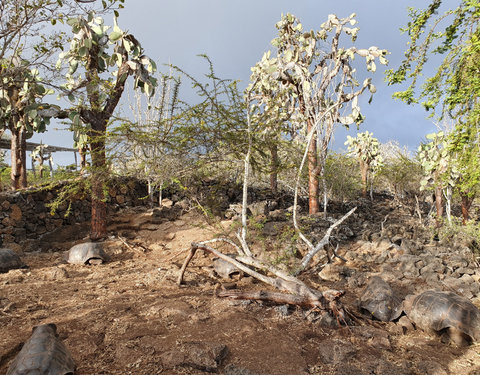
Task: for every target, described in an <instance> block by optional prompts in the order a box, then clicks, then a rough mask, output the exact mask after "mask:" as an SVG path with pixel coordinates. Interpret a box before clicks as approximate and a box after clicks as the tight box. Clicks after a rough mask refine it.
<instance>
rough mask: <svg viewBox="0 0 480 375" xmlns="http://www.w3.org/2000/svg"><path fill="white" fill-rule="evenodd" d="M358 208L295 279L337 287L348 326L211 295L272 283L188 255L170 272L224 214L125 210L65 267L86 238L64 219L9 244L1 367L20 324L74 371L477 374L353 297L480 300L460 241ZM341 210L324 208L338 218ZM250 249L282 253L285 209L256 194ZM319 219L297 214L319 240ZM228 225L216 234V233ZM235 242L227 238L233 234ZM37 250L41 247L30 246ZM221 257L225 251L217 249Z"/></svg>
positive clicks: (24, 334) (1, 307) (404, 218)
mask: <svg viewBox="0 0 480 375" xmlns="http://www.w3.org/2000/svg"><path fill="white" fill-rule="evenodd" d="M356 204H358V207H359V208H358V210H357V212H356V213H355V214H354V215H353V216H352V217H350V218H349V219H348V220H347V222H346V223H345V224H344V225H342V226H341V227H340V228H339V230H338V231H336V232H335V234H334V236H333V237H332V244H333V245H335V244H336V243H338V244H339V248H338V254H339V255H341V256H342V257H343V258H345V260H346V261H342V260H341V259H339V258H335V259H334V260H333V262H332V263H331V264H328V265H326V266H324V267H320V266H321V265H323V264H324V261H325V260H324V259H321V258H322V257H319V258H320V259H316V261H315V264H314V267H313V268H311V269H310V270H309V271H308V272H306V273H305V274H304V275H303V276H302V280H303V281H305V282H306V283H307V284H308V285H310V286H311V287H314V288H317V289H319V290H323V289H328V288H334V289H342V290H345V295H344V296H342V297H341V299H340V302H341V303H342V304H343V305H344V306H345V307H346V308H348V309H349V310H350V311H352V312H353V313H355V314H356V315H357V316H359V317H361V318H360V319H359V320H358V322H356V323H355V324H354V325H352V326H348V327H345V326H343V327H340V328H339V327H336V325H337V324H336V319H335V318H334V317H332V318H331V319H324V318H322V319H319V317H320V316H322V315H321V314H320V313H319V312H316V311H308V310H304V309H301V308H298V307H295V306H287V305H276V304H273V303H267V302H264V303H259V302H251V301H231V300H228V299H221V298H218V297H215V290H220V289H228V290H231V289H237V290H271V288H270V287H268V286H266V285H264V284H262V283H261V282H259V281H257V280H254V279H253V278H252V277H241V278H239V277H235V278H234V279H222V278H221V277H219V276H218V275H216V274H215V272H214V270H213V267H212V259H211V257H210V256H207V255H205V254H203V253H198V254H197V255H196V256H195V258H194V259H193V261H192V262H191V264H190V266H189V267H188V268H187V272H186V274H185V285H183V286H181V287H179V286H177V284H176V278H177V275H178V272H179V269H180V267H181V264H182V263H183V260H184V259H185V256H186V254H187V252H188V249H189V246H190V243H191V242H192V241H202V240H207V239H211V238H214V237H216V236H218V235H219V234H222V233H223V234H228V232H230V234H231V232H232V231H234V230H235V228H236V227H238V226H237V225H236V224H235V217H236V213H235V207H232V209H231V210H230V212H229V213H227V217H229V218H228V219H224V220H223V221H221V222H215V221H214V220H211V219H208V220H207V219H206V218H205V216H204V215H202V214H200V213H199V212H197V211H195V210H188V205H185V204H184V203H183V204H180V203H178V204H175V205H174V206H173V207H171V208H167V207H166V208H162V209H154V210H147V209H144V208H142V209H130V210H128V211H124V212H121V213H119V214H117V215H116V216H115V217H113V218H112V222H111V225H110V227H109V231H110V233H111V234H112V236H111V237H110V238H109V239H108V240H107V241H106V242H105V250H106V252H107V253H108V255H109V256H110V261H109V262H107V263H105V264H102V265H97V266H80V265H71V264H66V263H65V262H64V260H63V251H65V250H67V249H68V248H69V247H70V246H72V245H73V244H75V243H78V242H81V241H82V240H81V238H82V237H83V236H86V234H87V229H88V228H87V227H86V226H75V227H70V229H65V230H63V231H59V232H58V233H57V235H56V236H53V237H50V239H49V240H50V241H51V243H50V249H51V250H53V251H51V252H37V253H35V252H28V253H22V249H21V247H16V248H15V249H14V250H16V251H17V252H19V253H20V254H21V255H22V259H23V260H24V262H25V263H26V264H27V265H28V266H29V268H28V269H21V270H11V271H9V272H8V273H4V274H0V326H1V327H2V328H1V331H0V373H2V374H3V373H5V372H6V370H7V368H8V366H9V363H10V362H11V360H12V359H13V358H14V357H15V355H16V354H17V353H18V352H19V350H20V348H21V345H22V343H23V342H24V341H25V340H26V339H27V338H28V337H29V335H30V332H31V329H32V327H34V326H36V325H39V324H42V323H50V322H53V323H55V324H56V325H57V326H58V332H59V335H60V338H61V339H62V340H63V342H64V343H65V344H66V346H67V347H68V348H69V350H70V351H71V353H72V355H73V358H74V360H75V362H76V365H77V371H76V372H75V374H78V375H86V374H203V373H207V372H216V373H220V374H228V375H234V374H237V375H239V374H243V375H248V374H258V375H261V374H264V375H266V374H272V375H273V374H275V375H276V374H377V375H381V374H385V375H386V374H430V375H437V374H472V375H473V374H480V346H479V345H478V344H473V345H471V346H468V347H456V346H453V345H448V344H444V343H442V342H441V340H440V338H439V337H438V336H435V335H433V334H430V333H425V332H423V331H421V330H416V329H415V328H414V327H413V326H411V325H409V324H408V323H407V322H406V321H405V319H401V321H400V322H397V323H394V322H391V323H382V322H379V321H371V320H370V319H369V318H368V316H366V315H362V312H361V311H359V310H358V307H357V301H358V298H359V296H360V295H361V293H362V290H363V288H364V287H365V285H366V283H367V282H368V280H369V278H371V277H372V276H373V275H380V276H381V277H382V278H384V279H385V280H386V281H388V282H389V283H390V284H391V285H392V287H393V288H394V290H395V292H396V293H398V295H399V297H400V298H403V297H404V296H406V295H407V294H411V293H415V292H419V291H422V290H427V289H438V290H450V291H455V292H456V293H458V294H460V295H463V296H465V297H467V298H469V299H470V300H472V301H473V303H475V304H476V305H477V306H480V299H479V295H480V287H479V278H480V270H479V268H478V263H477V259H476V257H475V255H474V254H473V253H472V251H471V250H470V249H469V248H468V247H462V246H458V247H455V248H447V247H444V246H440V245H439V244H437V243H435V242H432V241H431V239H430V238H429V237H430V236H429V235H428V231H424V230H423V229H422V226H421V225H420V224H419V223H418V220H417V219H416V218H415V216H414V211H413V210H411V209H410V208H408V207H403V206H401V205H399V204H397V203H395V202H393V201H391V200H388V199H382V200H378V201H376V202H374V203H370V202H369V201H363V202H356ZM350 208H351V206H350V205H345V206H344V205H338V206H332V207H331V210H332V212H333V213H332V217H334V218H335V219H338V218H339V217H341V216H342V214H344V213H345V212H347V211H348V209H350ZM251 213H252V215H254V217H255V220H252V228H253V229H252V232H251V235H252V243H255V244H256V245H252V249H253V250H254V252H257V253H259V254H260V252H261V253H262V257H263V258H264V259H266V260H269V261H271V262H274V263H275V264H276V265H277V266H282V265H285V264H289V263H291V262H292V261H294V256H295V251H294V250H292V249H296V248H300V251H302V247H301V246H300V247H298V244H297V246H291V245H292V244H293V243H294V242H295V239H294V236H293V232H292V231H291V222H290V221H289V218H290V216H291V215H290V213H289V211H288V210H284V209H283V208H282V207H275V206H274V205H273V206H272V204H271V203H269V202H263V203H262V202H260V203H259V204H256V205H254V206H251ZM331 221H332V220H323V219H322V218H321V217H320V216H314V217H309V218H305V219H304V220H303V221H302V228H304V230H305V233H309V234H310V233H311V234H312V238H313V240H318V239H319V238H321V237H322V236H323V234H324V232H325V230H326V229H327V228H328V227H329V225H331ZM226 232H227V233H226ZM232 238H234V237H232ZM42 247H44V246H42ZM220 250H222V251H223V252H224V253H228V252H231V251H232V249H231V248H230V249H229V248H226V247H223V248H220Z"/></svg>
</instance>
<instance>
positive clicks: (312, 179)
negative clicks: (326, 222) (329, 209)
mask: <svg viewBox="0 0 480 375" xmlns="http://www.w3.org/2000/svg"><path fill="white" fill-rule="evenodd" d="M298 99H299V104H300V112H301V113H302V114H305V113H306V109H305V102H304V100H303V97H302V96H301V95H300V96H299V97H298ZM313 125H314V124H313V121H312V119H311V118H308V119H307V134H310V132H311V131H312V129H313ZM319 173H320V167H319V163H318V156H317V136H316V134H315V133H313V136H312V140H311V142H310V145H309V146H308V213H309V214H316V213H317V212H318V211H319V209H320V208H319V204H318V195H319V191H320V188H319V181H318V176H319Z"/></svg>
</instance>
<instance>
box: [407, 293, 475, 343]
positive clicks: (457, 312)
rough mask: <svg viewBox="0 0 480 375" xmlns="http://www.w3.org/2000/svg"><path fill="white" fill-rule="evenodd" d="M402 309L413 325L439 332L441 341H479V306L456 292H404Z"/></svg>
mask: <svg viewBox="0 0 480 375" xmlns="http://www.w3.org/2000/svg"><path fill="white" fill-rule="evenodd" d="M403 309H404V311H405V313H406V314H407V317H408V318H409V319H410V320H411V321H412V322H413V323H414V324H415V326H417V327H419V328H421V329H422V330H424V331H433V332H436V333H437V334H440V335H442V341H444V342H445V341H452V342H454V343H456V344H458V345H465V344H468V343H471V342H472V341H480V310H479V309H478V308H477V307H476V306H475V305H474V304H473V303H471V302H470V301H469V300H468V299H466V298H464V297H461V296H459V295H457V294H455V293H452V292H442V291H438V290H427V291H425V292H423V293H420V294H417V295H411V296H407V297H406V298H405V301H404V302H403Z"/></svg>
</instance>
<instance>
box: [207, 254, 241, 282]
mask: <svg viewBox="0 0 480 375" xmlns="http://www.w3.org/2000/svg"><path fill="white" fill-rule="evenodd" d="M227 255H228V256H230V257H231V258H233V259H235V256H236V254H227ZM213 269H214V270H215V273H216V274H217V275H218V276H220V277H222V278H224V279H229V278H231V277H232V276H233V275H235V274H240V270H239V269H238V268H237V267H235V266H234V265H233V264H232V263H230V262H227V261H226V260H223V259H221V258H214V259H213Z"/></svg>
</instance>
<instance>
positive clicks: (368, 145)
mask: <svg viewBox="0 0 480 375" xmlns="http://www.w3.org/2000/svg"><path fill="white" fill-rule="evenodd" d="M345 145H346V146H348V151H349V152H350V153H352V154H354V155H356V156H357V157H358V159H359V161H360V173H361V175H362V195H363V196H364V197H366V196H367V189H368V182H370V186H372V183H373V177H374V176H375V175H376V174H377V173H378V170H379V169H380V168H381V166H382V165H383V158H382V156H381V155H380V148H379V142H378V139H377V138H373V133H370V132H368V131H366V132H364V133H358V134H357V137H350V136H349V135H348V136H347V140H346V142H345ZM370 197H372V191H371V189H370Z"/></svg>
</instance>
